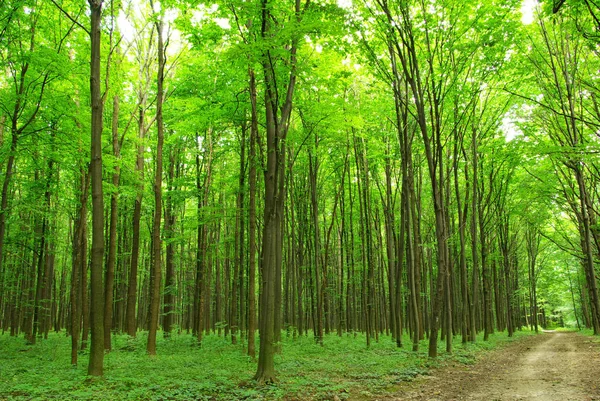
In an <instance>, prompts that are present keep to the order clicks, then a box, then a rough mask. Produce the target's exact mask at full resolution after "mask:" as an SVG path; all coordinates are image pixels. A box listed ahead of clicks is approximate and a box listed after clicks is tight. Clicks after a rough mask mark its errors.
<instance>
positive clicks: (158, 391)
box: [0, 331, 531, 401]
mask: <svg viewBox="0 0 600 401" xmlns="http://www.w3.org/2000/svg"><path fill="white" fill-rule="evenodd" d="M529 334H531V333H530V332H528V331H523V332H518V333H515V337H513V338H512V339H509V338H508V337H507V336H506V334H504V333H498V334H496V335H493V336H491V337H490V340H489V341H488V342H483V341H482V340H481V338H478V342H477V343H475V344H467V345H466V346H463V345H462V344H460V338H459V337H457V338H456V339H455V342H454V353H453V354H452V355H448V354H445V353H444V349H445V346H444V344H443V343H441V342H440V344H439V346H440V357H439V358H437V359H436V360H430V359H428V358H427V356H426V351H427V343H426V341H423V342H422V343H421V344H420V351H419V352H418V353H413V352H412V351H410V340H409V339H408V338H405V339H404V341H405V342H404V343H405V344H406V345H405V347H404V348H397V347H395V344H394V343H392V341H391V339H390V338H389V337H385V336H382V337H380V339H379V342H378V343H375V342H373V343H372V345H371V348H369V349H367V348H366V346H365V338H364V336H363V335H361V334H359V335H357V336H356V337H355V336H354V335H344V336H343V337H341V338H340V337H337V336H335V335H330V336H326V337H325V339H324V343H325V346H324V347H321V346H319V345H316V344H315V343H314V341H313V339H312V336H309V337H301V338H296V339H292V338H288V337H286V336H285V334H284V337H283V353H282V354H281V355H278V356H277V357H276V370H277V373H278V379H279V382H278V383H277V384H276V385H271V386H257V385H255V384H254V382H253V381H252V380H251V378H252V375H253V374H254V372H255V369H256V363H255V362H254V361H252V360H251V359H250V358H249V357H247V356H246V355H244V345H243V344H241V345H231V344H230V342H229V341H227V340H224V339H223V338H222V337H217V336H215V335H211V336H206V337H205V339H204V341H203V344H202V347H198V346H197V344H196V341H195V339H194V338H193V337H192V336H189V335H177V336H173V337H172V338H170V339H163V338H162V335H161V336H159V340H158V345H157V347H158V355H157V356H156V357H154V358H150V357H148V356H147V355H146V352H145V344H146V335H145V334H144V333H140V334H138V336H137V338H136V339H130V338H129V337H127V336H124V335H116V336H114V337H113V349H114V350H113V351H112V352H110V353H109V354H107V355H106V357H105V377H104V379H101V380H88V378H87V377H86V371H87V362H88V356H87V352H85V351H84V352H82V353H81V354H80V356H79V360H80V364H79V366H77V367H71V365H70V339H69V338H68V337H66V336H65V334H64V333H59V334H51V335H50V336H49V338H48V340H39V341H38V343H37V344H36V345H35V346H30V345H25V341H24V340H23V338H22V337H19V338H15V337H10V336H8V335H0V400H24V399H27V400H48V399H57V400H58V399H60V400H64V399H69V400H211V401H212V400H289V401H291V400H315V401H318V400H331V399H333V398H335V397H336V396H337V398H339V399H340V400H344V399H348V398H352V399H357V398H369V397H371V396H376V395H385V394H386V393H387V392H389V391H393V389H394V386H395V385H397V384H398V383H399V382H402V381H407V380H412V379H413V378H414V377H415V376H417V375H420V374H427V371H428V369H429V368H431V367H433V366H439V365H443V364H447V363H453V364H454V363H463V364H471V363H473V362H474V361H475V357H476V355H477V354H478V353H481V352H482V351H484V350H488V349H493V348H496V347H498V346H499V345H501V344H504V343H508V342H510V341H514V340H515V339H518V338H520V337H522V336H525V335H529Z"/></svg>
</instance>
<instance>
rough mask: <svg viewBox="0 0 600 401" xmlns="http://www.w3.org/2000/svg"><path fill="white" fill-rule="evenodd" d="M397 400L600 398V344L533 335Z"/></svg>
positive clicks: (438, 374)
mask: <svg viewBox="0 0 600 401" xmlns="http://www.w3.org/2000/svg"><path fill="white" fill-rule="evenodd" d="M391 400H430V401H434V400H435V401H441V400H444V401H450V400H474V401H475V400H477V401H479V400H481V401H509V400H510V401H513V400H527V401H529V400H540V401H545V400H548V401H554V400H556V401H568V400H577V401H590V400H599V401H600V344H599V343H598V339H594V338H591V337H586V336H583V335H580V334H577V333H554V332H547V333H543V334H540V335H537V336H531V337H527V338H525V339H523V340H522V341H518V342H516V343H514V344H511V345H509V346H508V347H506V348H502V349H500V350H497V351H493V352H490V353H489V354H487V355H486V356H484V357H483V358H482V359H481V360H479V361H478V362H477V363H476V364H474V365H471V366H458V367H447V368H443V369H438V370H435V371H433V372H432V376H429V377H423V378H420V379H418V380H416V381H415V382H413V383H410V384H408V385H407V386H406V388H403V389H401V391H400V392H398V393H397V394H396V396H395V397H394V398H391Z"/></svg>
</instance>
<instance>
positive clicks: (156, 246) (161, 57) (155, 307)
mask: <svg viewBox="0 0 600 401" xmlns="http://www.w3.org/2000/svg"><path fill="white" fill-rule="evenodd" d="M151 5H152V8H153V9H154V3H153V2H152V1H151ZM155 25H156V31H157V35H158V73H157V77H156V82H157V93H156V127H157V144H156V166H155V175H154V219H153V223H152V256H153V258H152V261H153V266H152V271H153V280H152V286H151V288H150V326H149V331H148V343H147V345H146V351H147V352H148V354H149V355H156V332H157V330H158V314H159V306H160V282H161V275H162V268H161V266H162V252H161V249H162V241H161V238H160V223H161V217H162V173H163V144H164V129H165V127H164V123H163V111H162V110H163V98H164V89H163V83H164V72H165V62H166V61H165V46H164V41H163V32H162V30H163V21H162V16H160V17H158V20H157V21H156V23H155Z"/></svg>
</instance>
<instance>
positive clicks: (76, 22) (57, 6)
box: [50, 0, 91, 35]
mask: <svg viewBox="0 0 600 401" xmlns="http://www.w3.org/2000/svg"><path fill="white" fill-rule="evenodd" d="M50 1H51V2H52V4H54V5H55V6H56V8H58V9H59V10H60V11H61V12H62V13H63V14H64V15H65V16H66V17H67V18H68V19H70V20H71V21H72V22H73V23H74V24H75V25H77V26H78V27H80V28H81V29H83V30H84V31H85V32H86V33H87V34H88V35H91V33H90V31H89V30H88V29H87V28H86V27H84V26H83V25H81V24H80V23H79V22H78V21H77V20H76V19H74V18H73V17H71V15H70V14H69V13H68V12H66V11H65V10H64V9H63V8H62V7H61V6H59V5H58V3H57V2H56V1H55V0H50Z"/></svg>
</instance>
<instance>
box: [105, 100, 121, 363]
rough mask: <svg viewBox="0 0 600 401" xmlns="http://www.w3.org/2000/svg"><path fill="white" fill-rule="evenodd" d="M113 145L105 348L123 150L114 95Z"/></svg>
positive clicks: (108, 342)
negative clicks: (120, 145) (113, 164)
mask: <svg viewBox="0 0 600 401" xmlns="http://www.w3.org/2000/svg"><path fill="white" fill-rule="evenodd" d="M112 147H113V156H114V158H115V166H114V170H113V174H112V184H113V188H112V189H113V192H112V193H111V194H110V228H109V237H108V238H109V239H108V258H107V262H106V278H105V280H104V285H105V287H104V302H105V304H104V349H106V350H107V351H110V350H111V340H110V331H111V329H112V322H113V291H114V284H115V263H116V260H117V217H118V216H119V175H120V171H121V167H120V165H119V162H120V158H121V150H120V147H119V97H118V96H116V95H115V96H114V97H113V116H112Z"/></svg>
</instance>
